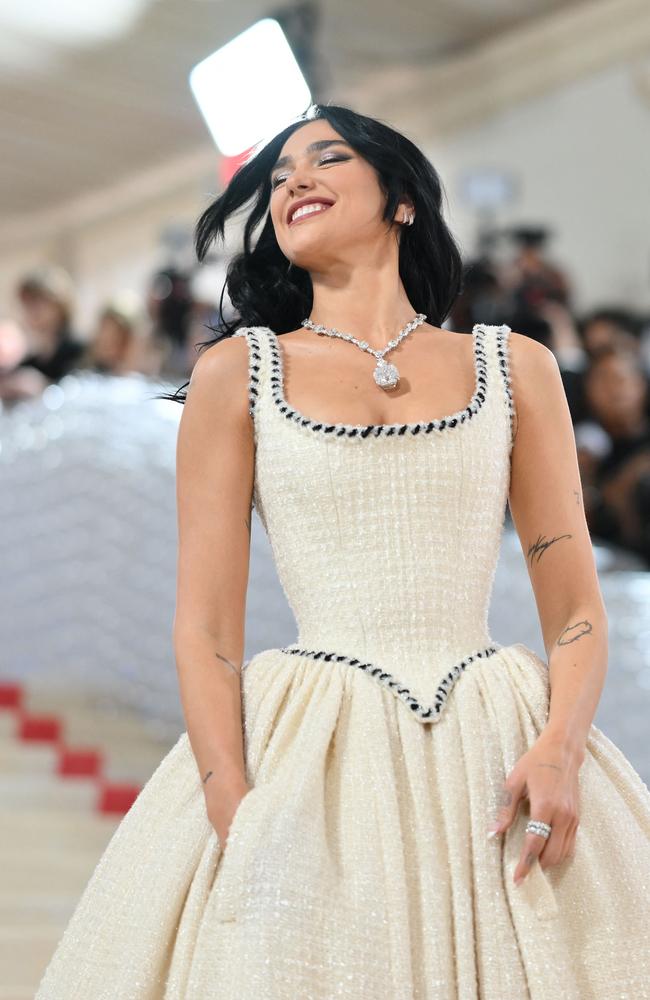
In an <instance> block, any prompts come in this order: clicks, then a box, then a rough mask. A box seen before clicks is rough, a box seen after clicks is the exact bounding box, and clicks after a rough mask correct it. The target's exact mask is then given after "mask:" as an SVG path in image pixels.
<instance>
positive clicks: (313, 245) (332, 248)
mask: <svg viewBox="0 0 650 1000" xmlns="http://www.w3.org/2000/svg"><path fill="white" fill-rule="evenodd" d="M270 180H271V197H270V211H271V219H272V222H273V227H274V229H275V235H276V239H277V241H278V245H279V246H280V249H281V250H282V252H283V253H284V255H285V256H286V257H287V258H288V259H289V260H290V261H291V262H292V263H293V264H296V265H297V266H298V267H302V268H305V269H306V270H321V269H322V268H323V267H326V266H327V265H328V263H336V262H340V261H350V262H352V261H353V260H354V259H355V255H357V254H358V249H359V247H361V246H363V247H364V249H367V247H368V245H369V243H371V244H372V242H374V241H379V240H384V241H385V240H386V237H387V236H388V235H390V234H389V233H387V226H386V222H385V221H384V220H383V219H382V212H383V209H384V204H385V197H384V195H383V193H382V191H381V189H380V186H379V182H378V178H377V174H376V173H375V170H374V168H373V167H371V166H370V164H369V163H368V162H367V161H366V160H364V159H363V158H362V157H361V156H360V155H359V154H358V153H357V152H356V151H355V150H354V149H353V148H352V147H351V146H349V145H348V143H347V142H346V141H345V140H344V139H343V138H342V136H340V135H339V133H338V132H336V131H335V130H334V129H333V128H332V126H331V125H330V124H329V122H327V121H324V120H319V121H314V122H309V123H308V124H306V125H303V126H302V127H301V128H299V129H296V131H295V132H294V133H293V134H292V135H291V136H289V138H288V139H287V141H286V142H285V144H284V146H283V147H282V149H281V151H280V154H279V157H278V161H277V162H276V165H275V166H274V167H273V168H272V170H271V174H270ZM305 198H306V199H309V200H311V199H314V201H315V202H318V200H319V199H322V203H321V206H320V207H319V206H318V204H316V205H315V210H314V209H311V211H310V213H309V214H307V215H302V216H298V217H296V218H295V219H293V220H292V212H293V210H294V208H295V206H296V205H297V204H299V203H300V202H301V201H302V200H303V199H305ZM402 213H403V209H398V212H397V213H396V215H397V218H398V219H401V216H402Z"/></svg>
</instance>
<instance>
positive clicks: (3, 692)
mask: <svg viewBox="0 0 650 1000" xmlns="http://www.w3.org/2000/svg"><path fill="white" fill-rule="evenodd" d="M24 696H25V691H24V688H23V686H22V684H10V683H9V682H8V681H4V682H0V708H18V707H19V706H20V705H22V703H23V698H24Z"/></svg>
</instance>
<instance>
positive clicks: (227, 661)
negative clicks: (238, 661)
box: [214, 653, 241, 674]
mask: <svg viewBox="0 0 650 1000" xmlns="http://www.w3.org/2000/svg"><path fill="white" fill-rule="evenodd" d="M214 655H215V656H216V657H218V659H220V660H223V662H224V663H226V664H227V665H228V666H229V667H230V668H231V669H232V670H234V671H235V673H236V674H239V673H241V671H240V670H239V669H238V668H237V667H236V666H235V664H234V663H233V662H232V661H231V660H229V659H228V657H227V656H222V655H221V653H215V654H214Z"/></svg>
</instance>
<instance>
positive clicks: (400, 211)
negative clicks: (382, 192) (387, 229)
mask: <svg viewBox="0 0 650 1000" xmlns="http://www.w3.org/2000/svg"><path fill="white" fill-rule="evenodd" d="M409 212H411V213H412V214H415V206H414V204H413V202H412V201H411V199H410V198H402V199H401V201H400V202H399V204H398V206H397V208H396V210H395V222H398V223H402V224H403V225H405V224H406V220H407V217H408V214H409Z"/></svg>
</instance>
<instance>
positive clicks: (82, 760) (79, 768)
mask: <svg viewBox="0 0 650 1000" xmlns="http://www.w3.org/2000/svg"><path fill="white" fill-rule="evenodd" d="M103 766H104V757H103V754H102V753H101V752H100V751H99V750H95V749H94V748H87V749H80V748H78V747H77V748H74V747H60V748H59V755H58V758H57V766H56V773H57V774H61V775H63V776H64V777H79V776H83V777H94V778H98V777H99V776H100V774H101V773H102V768H103Z"/></svg>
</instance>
